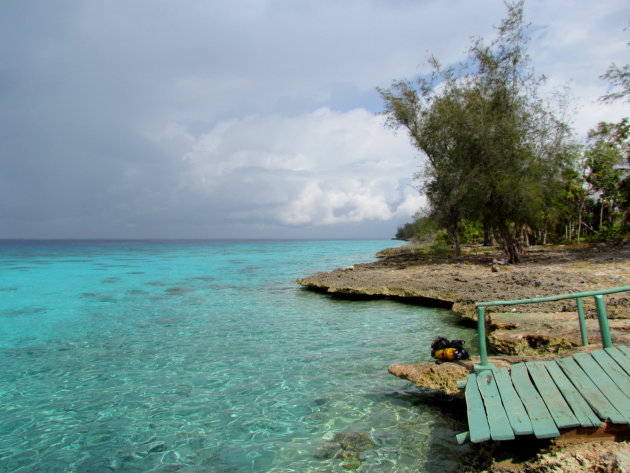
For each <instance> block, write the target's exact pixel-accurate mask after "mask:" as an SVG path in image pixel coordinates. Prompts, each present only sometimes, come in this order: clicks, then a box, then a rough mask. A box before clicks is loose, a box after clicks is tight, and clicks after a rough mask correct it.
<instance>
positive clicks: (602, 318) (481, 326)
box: [475, 286, 630, 371]
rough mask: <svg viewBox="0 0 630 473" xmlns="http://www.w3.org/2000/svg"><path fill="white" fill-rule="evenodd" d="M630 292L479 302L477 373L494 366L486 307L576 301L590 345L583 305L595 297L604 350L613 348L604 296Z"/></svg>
mask: <svg viewBox="0 0 630 473" xmlns="http://www.w3.org/2000/svg"><path fill="white" fill-rule="evenodd" d="M625 291H630V286H622V287H615V288H611V289H602V290H599V291H587V292H576V293H574V294H563V295H560V296H548V297H537V298H534V299H519V300H515V301H492V302H477V303H476V304H475V307H477V332H478V336H479V355H480V357H481V364H476V365H475V371H482V370H487V369H492V368H493V367H494V365H493V364H492V363H489V362H488V348H487V346H486V307H493V306H504V305H517V304H536V303H539V302H553V301H562V300H566V299H575V301H576V304H577V312H578V319H579V321H580V334H581V336H582V344H583V345H588V338H587V335H586V319H585V317H584V306H583V305H582V298H583V297H593V298H594V299H595V307H596V308H597V318H598V320H599V330H600V335H601V338H602V345H603V346H604V348H609V347H611V346H612V341H611V338H610V328H609V326H608V315H607V314H606V304H605V302H604V298H603V296H604V295H606V294H614V293H616V292H625Z"/></svg>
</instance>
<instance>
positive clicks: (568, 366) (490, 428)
mask: <svg viewBox="0 0 630 473" xmlns="http://www.w3.org/2000/svg"><path fill="white" fill-rule="evenodd" d="M626 291H630V286H624V287H618V288H612V289H606V290H601V291H592V292H581V293H575V294H565V295H561V296H550V297H543V298H537V299H524V300H516V301H493V302H480V303H477V304H476V306H477V314H478V325H477V330H478V336H479V351H480V355H481V362H480V363H479V364H477V365H475V367H474V368H475V372H474V373H471V374H470V375H468V379H467V382H466V391H465V396H466V405H467V416H468V429H469V430H468V431H467V432H464V433H461V434H459V435H458V436H457V441H458V442H459V443H464V442H466V441H467V440H470V441H471V442H485V441H487V440H514V439H515V438H516V437H517V436H519V435H534V436H536V438H541V439H545V438H553V437H558V436H560V435H561V431H562V430H563V429H565V430H566V429H575V428H580V427H584V428H598V427H600V426H602V425H603V424H604V423H606V425H609V424H621V425H626V426H628V425H629V424H630V348H628V347H627V346H625V345H618V346H614V345H613V344H612V339H611V335H610V329H609V327H608V318H607V315H606V308H605V302H604V299H603V296H604V295H607V294H613V293H618V292H626ZM586 297H594V299H595V306H596V309H597V318H598V320H599V326H600V336H601V339H602V346H603V348H602V349H600V350H595V351H591V352H586V351H585V352H581V353H578V354H575V355H573V356H567V357H564V358H559V359H556V360H549V361H531V362H524V363H516V364H514V365H512V367H511V370H509V371H508V369H507V368H499V367H496V366H494V365H493V364H492V363H490V362H489V361H488V353H487V348H486V337H485V309H486V308H487V307H493V306H505V305H520V304H532V303H539V302H550V301H558V300H565V299H575V301H576V303H577V308H578V320H579V325H580V332H581V335H582V343H583V345H587V344H588V340H587V335H586V323H585V317H584V311H583V306H582V299H583V298H586Z"/></svg>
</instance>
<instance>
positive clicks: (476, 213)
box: [379, 0, 572, 263]
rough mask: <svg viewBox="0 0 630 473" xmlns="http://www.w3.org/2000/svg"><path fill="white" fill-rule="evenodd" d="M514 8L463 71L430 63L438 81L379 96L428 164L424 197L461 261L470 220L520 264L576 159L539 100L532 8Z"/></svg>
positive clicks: (403, 84)
mask: <svg viewBox="0 0 630 473" xmlns="http://www.w3.org/2000/svg"><path fill="white" fill-rule="evenodd" d="M506 6H507V9H508V13H507V17H506V18H505V19H504V20H503V21H502V22H501V24H500V26H499V27H498V36H497V38H496V40H495V41H494V42H492V43H491V44H490V45H485V44H484V42H483V41H482V40H477V41H475V42H474V43H473V44H472V46H471V47H470V49H469V55H468V58H467V60H466V61H465V62H464V63H462V64H460V65H459V66H457V67H453V68H443V67H442V66H441V65H440V63H439V61H438V60H437V59H436V58H431V59H430V60H429V64H430V66H431V70H432V73H431V75H430V76H428V77H423V78H419V79H417V80H416V81H414V82H412V81H395V82H394V83H393V84H392V86H391V87H390V88H389V89H379V92H380V94H381V96H382V98H383V99H384V101H385V114H386V115H387V119H388V124H389V125H390V126H393V127H396V128H398V127H403V128H405V129H406V130H407V132H408V133H409V136H410V138H411V140H412V144H413V145H414V146H416V147H417V148H418V149H420V150H421V151H422V152H423V153H424V154H425V155H426V157H427V160H426V171H425V173H424V176H423V177H424V187H423V189H424V192H425V193H426V195H427V198H428V201H429V204H430V208H431V215H432V216H433V217H434V218H435V220H436V221H437V222H439V224H441V225H442V226H443V227H444V228H445V229H446V230H447V233H448V235H449V236H450V237H451V240H452V242H453V246H454V248H455V252H456V254H459V251H460V234H461V226H462V222H463V221H464V219H467V220H468V221H476V222H480V223H481V224H482V225H483V226H484V227H485V228H487V229H490V228H491V229H493V230H494V231H495V232H496V233H497V234H498V235H499V236H500V239H501V240H502V242H503V246H504V248H505V250H506V252H507V254H508V256H509V261H510V262H513V263H515V262H518V259H519V252H520V249H521V246H522V241H521V239H520V236H521V235H522V232H523V229H524V228H525V227H532V226H535V225H536V224H537V223H539V221H540V219H541V218H542V216H543V215H544V214H545V213H547V214H549V213H550V212H549V209H548V207H549V206H550V205H551V203H552V202H554V201H555V200H556V199H557V196H554V194H556V193H557V189H558V187H559V183H561V179H562V174H563V169H564V168H565V167H566V166H567V165H568V164H569V163H567V160H568V159H569V158H570V157H571V156H572V155H571V153H569V152H568V151H567V149H568V141H567V137H568V135H569V130H568V127H567V126H566V125H565V124H564V123H562V122H561V121H560V120H559V119H558V118H556V116H555V115H554V113H553V112H552V109H551V107H550V106H549V105H548V104H547V103H545V102H544V100H543V99H541V98H539V96H538V88H539V85H540V84H541V82H542V80H543V78H539V77H536V76H535V75H534V74H533V72H532V70H531V69H530V67H529V64H528V56H527V52H526V49H525V45H526V43H527V36H526V28H527V25H526V24H525V23H524V22H523V1H522V0H519V1H514V2H508V3H506Z"/></svg>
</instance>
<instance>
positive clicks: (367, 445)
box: [333, 432, 376, 452]
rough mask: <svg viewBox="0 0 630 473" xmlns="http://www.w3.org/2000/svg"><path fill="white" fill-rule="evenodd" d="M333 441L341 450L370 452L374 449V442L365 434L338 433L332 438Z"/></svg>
mask: <svg viewBox="0 0 630 473" xmlns="http://www.w3.org/2000/svg"><path fill="white" fill-rule="evenodd" d="M333 440H334V441H335V442H339V444H340V445H341V448H342V449H344V450H351V451H355V452H362V451H364V450H371V449H373V448H375V447H376V444H375V443H374V440H372V437H370V434H368V433H367V432H347V433H343V432H338V433H336V434H335V436H334V437H333Z"/></svg>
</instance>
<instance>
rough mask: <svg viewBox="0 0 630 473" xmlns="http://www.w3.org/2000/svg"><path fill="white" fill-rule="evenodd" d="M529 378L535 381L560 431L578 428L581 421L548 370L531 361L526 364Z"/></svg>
mask: <svg viewBox="0 0 630 473" xmlns="http://www.w3.org/2000/svg"><path fill="white" fill-rule="evenodd" d="M526 365H527V371H529V376H530V378H531V379H532V381H534V384H535V385H536V389H537V390H538V392H539V393H540V395H541V397H542V398H543V401H545V405H546V406H547V409H549V413H550V414H551V416H552V417H553V420H554V422H555V423H556V425H557V426H558V428H559V429H564V428H571V427H578V426H580V425H582V424H581V422H580V421H578V420H577V418H576V417H575V416H574V415H573V411H571V408H570V407H569V405H568V404H567V402H566V401H565V400H564V397H563V396H562V393H561V392H560V391H559V390H558V387H557V386H556V384H555V383H554V382H553V379H551V376H549V373H548V372H547V369H546V368H545V366H544V365H543V363H542V362H540V361H530V362H527V363H526Z"/></svg>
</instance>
